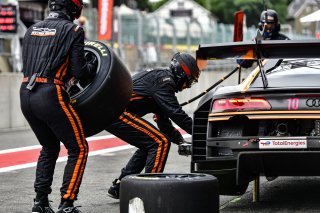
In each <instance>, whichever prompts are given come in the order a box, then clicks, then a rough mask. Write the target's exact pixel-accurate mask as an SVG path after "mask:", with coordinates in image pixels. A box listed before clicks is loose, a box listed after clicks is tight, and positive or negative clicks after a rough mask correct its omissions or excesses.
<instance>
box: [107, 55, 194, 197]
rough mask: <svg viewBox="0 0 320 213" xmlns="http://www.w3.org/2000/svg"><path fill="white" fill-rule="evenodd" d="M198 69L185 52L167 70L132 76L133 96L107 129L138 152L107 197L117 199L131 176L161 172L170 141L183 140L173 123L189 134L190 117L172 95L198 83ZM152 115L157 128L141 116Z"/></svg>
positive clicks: (153, 70) (115, 181) (143, 72)
mask: <svg viewBox="0 0 320 213" xmlns="http://www.w3.org/2000/svg"><path fill="white" fill-rule="evenodd" d="M199 75H200V70H199V69H198V67H197V64H196V60H195V58H194V57H193V56H191V55H190V54H187V53H176V54H175V55H174V56H173V58H172V60H171V63H170V67H168V68H159V69H151V70H147V71H142V72H140V73H138V74H136V75H134V76H133V93H132V97H131V99H130V102H129V104H128V106H127V108H126V110H125V111H124V112H123V114H122V115H121V116H120V117H119V118H118V120H117V121H115V122H114V123H112V124H111V125H110V126H108V127H107V128H106V130H107V131H108V132H110V133H112V134H113V135H115V136H117V137H119V138H120V139H122V140H124V141H126V142H128V143H129V144H131V145H133V146H136V147H137V148H138V150H137V151H136V152H135V153H134V155H133V156H132V157H131V159H130V160H129V162H128V163H127V165H126V166H125V167H124V168H123V169H122V171H121V174H120V176H119V178H118V179H115V180H114V181H113V185H112V186H111V187H110V188H109V190H108V193H107V194H108V195H109V196H110V197H112V198H115V199H119V191H120V181H121V179H122V178H123V177H125V176H126V175H130V174H138V173H140V172H142V170H143V168H145V172H146V173H161V172H163V169H164V167H165V164H166V160H167V157H168V153H169V149H170V142H173V143H176V144H181V143H183V142H184V139H183V137H182V135H181V134H180V132H179V131H178V130H177V129H175V128H174V127H173V126H172V123H171V121H170V119H171V120H172V121H174V122H175V123H176V124H177V125H178V126H180V127H181V128H182V129H183V130H185V131H186V132H187V133H189V134H192V122H193V121H192V118H190V117H189V116H188V115H187V114H186V113H185V112H184V111H183V110H182V107H181V106H180V104H179V102H178V99H177V97H176V96H175V92H179V91H182V90H184V89H186V88H190V87H191V86H192V85H193V84H194V83H196V82H198V78H199ZM148 113H154V114H155V115H156V119H155V120H156V122H157V125H158V127H159V129H160V130H159V129H157V128H156V127H155V126H154V125H152V124H151V123H150V122H148V121H147V120H145V119H143V118H142V116H144V115H146V114H148Z"/></svg>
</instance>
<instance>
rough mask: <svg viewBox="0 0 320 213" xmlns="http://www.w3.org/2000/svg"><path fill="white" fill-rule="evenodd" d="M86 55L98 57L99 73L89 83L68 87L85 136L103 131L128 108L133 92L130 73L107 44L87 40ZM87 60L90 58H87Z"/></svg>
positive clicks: (78, 83) (79, 83)
mask: <svg viewBox="0 0 320 213" xmlns="http://www.w3.org/2000/svg"><path fill="white" fill-rule="evenodd" d="M84 50H85V55H86V57H87V58H92V57H96V59H97V60H98V67H97V71H96V75H95V76H94V78H93V79H92V80H90V81H89V82H88V81H86V82H81V81H80V82H77V83H76V84H75V85H73V86H71V87H70V89H69V90H68V92H69V94H70V97H71V103H72V104H73V106H74V108H75V110H76V111H77V113H78V114H79V117H80V119H81V121H82V125H83V129H84V133H85V136H86V137H89V136H92V135H94V134H97V133H99V132H101V131H102V130H104V129H105V128H106V126H107V125H109V124H110V123H111V122H113V121H114V120H115V119H117V118H118V117H119V116H120V115H121V113H122V112H123V111H124V109H125V108H126V106H127V104H128V102H129V99H130V97H131V93H132V79H131V74H130V72H129V71H128V70H127V68H126V67H125V65H124V64H123V63H122V62H121V60H120V59H119V58H118V56H117V55H116V54H115V53H114V52H113V50H112V49H111V48H109V47H108V46H107V45H105V44H103V43H101V42H98V41H85V47H84ZM87 60H88V59H87Z"/></svg>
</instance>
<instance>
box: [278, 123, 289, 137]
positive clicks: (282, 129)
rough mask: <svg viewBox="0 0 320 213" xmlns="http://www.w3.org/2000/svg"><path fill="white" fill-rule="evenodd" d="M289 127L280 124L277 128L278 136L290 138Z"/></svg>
mask: <svg viewBox="0 0 320 213" xmlns="http://www.w3.org/2000/svg"><path fill="white" fill-rule="evenodd" d="M288 130H289V127H288V125H287V124H286V123H279V124H278V125H277V127H276V132H277V136H288V135H289V133H288Z"/></svg>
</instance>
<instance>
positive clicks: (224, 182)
mask: <svg viewBox="0 0 320 213" xmlns="http://www.w3.org/2000/svg"><path fill="white" fill-rule="evenodd" d="M243 132H244V125H242V124H241V122H240V121H238V122H236V123H228V124H226V125H224V126H222V127H221V129H220V135H219V136H220V137H228V138H235V137H241V136H243ZM217 178H218V180H219V189H220V192H219V193H220V194H221V195H232V196H235V195H242V194H244V193H245V192H246V190H247V188H248V185H249V183H243V184H237V181H236V179H237V176H236V172H230V173H228V174H221V175H219V176H217Z"/></svg>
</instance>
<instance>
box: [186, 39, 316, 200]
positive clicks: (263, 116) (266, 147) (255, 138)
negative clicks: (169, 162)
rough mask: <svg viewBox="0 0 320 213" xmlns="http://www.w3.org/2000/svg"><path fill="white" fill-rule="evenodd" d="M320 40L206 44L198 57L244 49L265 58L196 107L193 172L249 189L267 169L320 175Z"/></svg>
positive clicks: (242, 53)
mask: <svg viewBox="0 0 320 213" xmlns="http://www.w3.org/2000/svg"><path fill="white" fill-rule="evenodd" d="M319 50H320V41H292V40H291V41H259V42H254V41H253V42H246V43H244V42H241V43H240V42H235V43H228V44H221V45H200V46H199V49H198V50H197V60H198V65H199V66H201V65H203V64H204V63H205V62H206V61H207V60H210V59H219V58H229V57H235V58H237V57H241V58H243V59H255V60H257V62H258V65H259V66H257V67H256V68H255V69H254V70H253V71H252V72H251V73H250V74H249V76H248V77H247V78H246V79H245V80H244V81H243V82H242V83H241V84H239V85H236V86H225V87H223V86H217V87H215V88H214V90H212V91H210V92H209V93H207V94H206V95H205V96H204V97H203V98H202V99H201V100H200V102H199V105H198V108H197V110H196V111H195V113H194V126H193V136H192V161H191V172H195V173H207V174H212V175H214V176H216V177H217V178H218V180H219V188H220V194H222V195H241V194H243V193H244V192H245V191H246V189H247V187H248V184H249V182H250V181H252V180H254V179H256V178H257V177H259V176H266V177H267V179H269V180H273V179H274V178H275V177H278V176H318V175H320V166H319V165H318V164H319V162H320V51H319ZM317 57H319V58H317Z"/></svg>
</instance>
